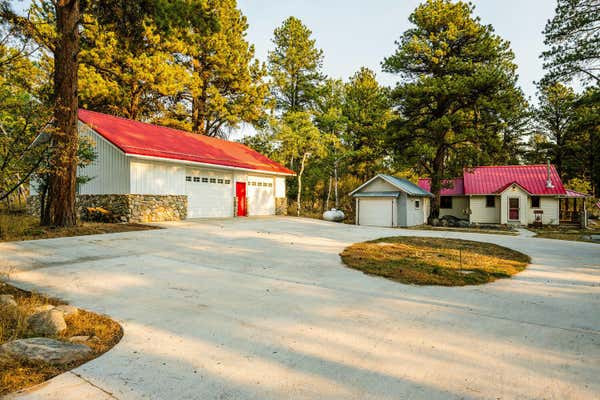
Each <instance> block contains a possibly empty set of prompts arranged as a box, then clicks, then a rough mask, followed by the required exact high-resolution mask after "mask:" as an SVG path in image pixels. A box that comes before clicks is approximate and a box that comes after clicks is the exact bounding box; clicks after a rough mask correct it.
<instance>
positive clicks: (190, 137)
mask: <svg viewBox="0 0 600 400" xmlns="http://www.w3.org/2000/svg"><path fill="white" fill-rule="evenodd" d="M79 120H80V126H79V134H80V137H87V138H89V139H90V141H91V143H92V145H93V147H94V149H95V151H96V154H97V158H96V160H95V161H94V162H93V163H92V164H91V165H89V166H86V167H84V168H80V169H79V171H78V174H79V175H81V176H88V177H91V178H93V179H91V180H90V181H89V182H87V183H85V184H82V185H81V186H80V187H79V189H78V194H81V195H115V194H139V195H186V196H187V217H188V218H205V217H233V216H246V215H250V216H252V215H274V214H275V213H276V201H277V199H285V197H286V182H285V178H286V177H287V176H291V175H294V172H293V171H291V170H289V169H287V168H285V167H284V166H282V165H280V164H279V163H277V162H275V161H273V160H271V159H269V158H267V157H266V156H264V155H262V154H260V153H258V152H256V151H254V150H252V149H250V148H248V147H247V146H244V145H243V144H241V143H236V142H230V141H227V140H222V139H217V138H212V137H207V136H202V135H196V134H192V133H189V132H184V131H180V130H176V129H172V128H167V127H163V126H157V125H152V124H147V123H142V122H139V121H133V120H129V119H125V118H120V117H115V116H112V115H107V114H102V113H98V112H93V111H87V110H79Z"/></svg>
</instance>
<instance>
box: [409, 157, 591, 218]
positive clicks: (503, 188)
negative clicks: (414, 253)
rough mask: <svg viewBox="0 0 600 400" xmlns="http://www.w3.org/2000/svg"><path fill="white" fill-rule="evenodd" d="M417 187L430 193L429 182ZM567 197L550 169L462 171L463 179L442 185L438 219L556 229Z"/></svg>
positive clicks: (516, 167) (541, 166) (523, 167)
mask: <svg viewBox="0 0 600 400" xmlns="http://www.w3.org/2000/svg"><path fill="white" fill-rule="evenodd" d="M419 187H421V188H423V189H425V190H430V189H431V181H430V180H429V179H419ZM578 195H580V194H578ZM569 197H573V195H572V194H571V195H570V194H569V192H568V191H567V190H565V188H564V186H563V183H562V181H561V179H560V176H559V175H558V173H557V171H556V169H555V168H554V166H553V165H544V164H539V165H502V166H489V167H474V168H465V169H464V171H463V176H462V177H459V178H455V179H450V180H446V181H444V182H443V183H442V190H441V193H440V217H443V216H445V215H452V216H454V217H457V218H461V219H465V220H468V221H469V222H470V223H475V224H517V225H529V224H534V223H541V224H548V225H558V224H559V223H560V220H561V212H560V205H561V199H565V198H569Z"/></svg>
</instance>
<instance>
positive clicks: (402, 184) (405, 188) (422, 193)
mask: <svg viewBox="0 0 600 400" xmlns="http://www.w3.org/2000/svg"><path fill="white" fill-rule="evenodd" d="M378 178H380V179H383V180H384V181H386V182H388V183H389V184H390V185H392V186H395V187H397V188H398V190H400V191H402V192H404V193H406V194H408V195H409V196H419V197H432V196H433V195H432V194H431V193H429V192H428V191H427V190H424V189H422V188H420V187H418V186H417V185H415V184H414V183H412V182H411V181H409V180H407V179H403V178H397V177H395V176H392V175H385V174H377V175H376V176H374V177H373V178H371V179H369V180H368V181H366V182H365V183H363V184H362V185H360V186H359V187H357V188H356V189H354V190H353V191H352V192H350V195H352V196H356V193H358V192H360V191H361V190H362V189H363V188H365V187H366V186H368V185H369V184H370V183H371V182H373V181H374V180H375V179H378ZM361 193H362V192H361Z"/></svg>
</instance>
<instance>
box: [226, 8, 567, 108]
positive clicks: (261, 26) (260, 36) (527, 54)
mask: <svg viewBox="0 0 600 400" xmlns="http://www.w3.org/2000/svg"><path fill="white" fill-rule="evenodd" d="M472 2H473V4H475V13H476V14H477V15H478V16H480V17H481V19H482V22H483V23H484V24H492V25H493V27H494V29H495V30H496V32H497V33H498V34H499V35H500V36H501V37H502V38H504V39H506V40H508V41H510V42H511V48H512V49H513V51H514V52H515V56H516V60H515V61H516V63H517V65H518V66H519V70H518V73H519V85H520V86H521V87H522V88H523V91H524V92H525V95H526V96H527V97H532V99H533V98H535V92H536V90H535V85H534V84H533V81H539V80H540V79H541V78H542V76H543V75H544V71H543V69H542V60H540V59H539V55H540V53H541V52H542V50H543V49H544V44H543V40H544V38H543V35H542V30H543V29H544V26H545V24H546V21H547V20H548V19H550V18H551V17H552V16H553V15H554V7H555V6H556V1H555V0H472ZM419 3H421V1H418V0H370V1H364V0H300V1H298V0H277V1H276V0H238V5H239V7H240V8H241V10H242V12H243V13H244V14H245V15H246V16H247V17H248V23H249V25H250V28H249V30H248V39H249V40H250V42H251V43H254V45H255V46H256V55H257V57H259V59H261V60H266V58H267V52H268V51H269V50H270V49H271V48H272V43H271V38H272V37H273V29H275V27H276V26H279V25H280V24H281V22H282V21H283V20H284V19H285V18H287V17H289V16H291V15H293V16H295V17H298V18H300V19H301V20H302V22H303V23H304V24H305V25H307V26H308V27H309V28H310V29H311V30H312V31H313V37H314V38H315V39H316V40H317V46H319V47H320V48H322V49H323V51H324V55H325V60H324V72H325V73H326V74H327V75H329V76H332V77H335V78H343V79H344V80H347V79H348V78H349V77H350V76H351V75H352V74H354V73H355V72H356V71H357V70H358V69H359V68H360V67H361V66H366V67H369V68H371V69H372V70H374V71H375V72H377V75H378V79H379V81H380V82H381V83H382V84H384V85H394V84H395V82H396V78H395V77H394V76H391V75H386V74H384V73H383V72H381V66H380V63H381V61H383V59H384V57H387V56H389V55H391V54H392V53H393V52H394V50H395V49H396V46H395V45H394V41H395V40H396V39H397V38H398V37H399V36H400V34H401V33H402V32H404V31H405V30H406V29H407V28H408V27H409V22H408V16H409V15H410V14H411V13H412V12H413V10H414V9H415V7H416V6H417V5H418V4H419Z"/></svg>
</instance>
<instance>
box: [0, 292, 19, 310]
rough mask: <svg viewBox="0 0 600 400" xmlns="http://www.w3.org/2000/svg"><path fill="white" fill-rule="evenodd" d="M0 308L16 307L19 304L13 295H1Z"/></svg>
mask: <svg viewBox="0 0 600 400" xmlns="http://www.w3.org/2000/svg"><path fill="white" fill-rule="evenodd" d="M0 306H11V307H16V306H17V302H16V301H15V298H14V296H13V295H12V294H1V295H0Z"/></svg>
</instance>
